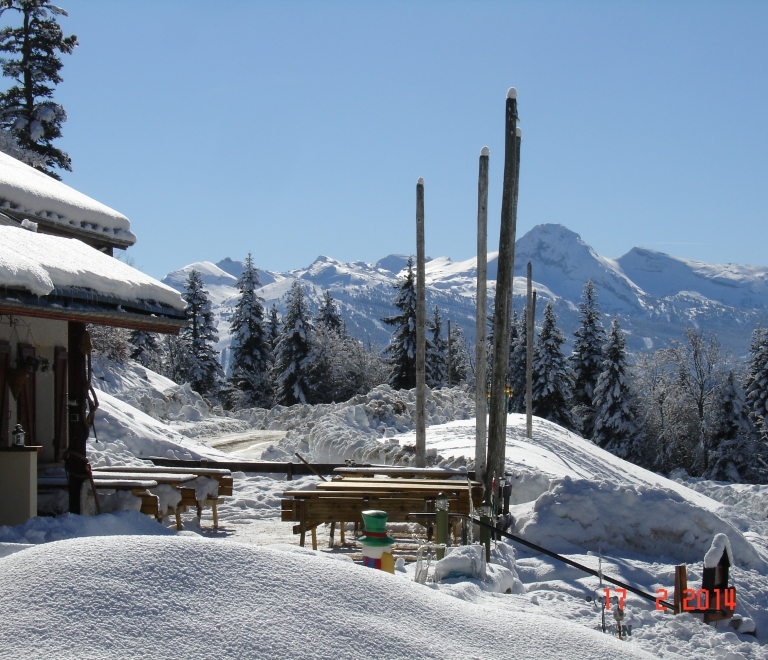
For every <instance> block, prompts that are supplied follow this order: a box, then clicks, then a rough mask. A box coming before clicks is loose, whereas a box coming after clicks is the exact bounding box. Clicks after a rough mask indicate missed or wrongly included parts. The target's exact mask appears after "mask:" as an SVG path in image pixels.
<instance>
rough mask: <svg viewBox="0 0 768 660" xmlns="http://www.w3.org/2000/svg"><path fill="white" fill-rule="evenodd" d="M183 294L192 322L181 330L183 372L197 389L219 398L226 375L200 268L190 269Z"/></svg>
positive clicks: (180, 348) (187, 380)
mask: <svg viewBox="0 0 768 660" xmlns="http://www.w3.org/2000/svg"><path fill="white" fill-rule="evenodd" d="M181 297H182V299H183V300H184V302H186V303H187V306H186V310H185V312H186V316H187V321H189V325H188V326H187V327H186V328H184V329H182V331H181V332H180V333H179V342H178V350H179V353H180V355H179V369H178V371H179V376H180V377H181V379H182V380H184V381H186V382H188V383H189V384H190V385H192V389H194V390H195V391H196V392H199V393H200V394H201V395H203V396H205V397H208V398H214V399H215V398H216V397H217V396H218V393H219V389H220V386H221V379H222V378H223V376H224V372H223V371H222V369H221V365H220V364H219V361H218V359H217V357H216V342H218V341H219V334H218V332H217V330H216V325H215V324H214V321H213V312H212V311H211V303H210V300H209V299H208V292H207V291H206V290H205V287H204V284H203V278H202V276H201V275H200V273H198V272H197V271H196V270H194V269H193V270H191V271H190V272H189V276H188V277H187V281H186V282H185V283H184V293H182V294H181Z"/></svg>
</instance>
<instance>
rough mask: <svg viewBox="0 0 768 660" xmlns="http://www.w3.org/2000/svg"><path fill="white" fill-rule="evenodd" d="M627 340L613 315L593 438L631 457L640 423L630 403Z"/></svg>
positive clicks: (595, 401)
mask: <svg viewBox="0 0 768 660" xmlns="http://www.w3.org/2000/svg"><path fill="white" fill-rule="evenodd" d="M631 398H632V395H631V391H630V382H629V374H628V368H627V343H626V340H625V339H624V333H623V332H622V331H621V328H620V327H619V319H618V318H614V319H613V323H611V329H610V331H609V332H608V339H607V340H606V342H605V347H604V349H603V368H602V371H601V373H600V376H599V377H598V379H597V386H596V387H595V395H594V398H593V399H592V406H593V407H594V410H595V416H594V434H593V437H592V441H593V442H594V443H595V444H597V445H599V446H600V447H603V448H605V449H607V450H608V451H610V452H612V453H613V454H616V455H617V456H621V457H622V458H630V457H633V456H634V454H635V446H634V442H635V439H636V436H637V425H636V421H635V415H634V412H633V410H632V405H631Z"/></svg>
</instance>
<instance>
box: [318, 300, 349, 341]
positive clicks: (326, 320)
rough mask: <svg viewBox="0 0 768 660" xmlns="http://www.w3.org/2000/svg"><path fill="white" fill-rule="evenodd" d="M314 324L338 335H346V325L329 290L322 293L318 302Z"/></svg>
mask: <svg viewBox="0 0 768 660" xmlns="http://www.w3.org/2000/svg"><path fill="white" fill-rule="evenodd" d="M315 325H316V326H321V325H322V326H323V327H325V328H327V329H328V330H331V331H332V332H335V333H336V334H338V335H342V336H343V335H346V330H347V328H346V325H345V324H344V320H343V319H342V318H341V314H340V313H339V308H338V306H337V304H336V301H335V300H334V299H333V296H332V295H331V292H330V291H325V292H324V293H323V300H322V302H321V303H320V307H318V309H317V315H316V316H315Z"/></svg>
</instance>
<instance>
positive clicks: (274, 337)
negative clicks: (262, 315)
mask: <svg viewBox="0 0 768 660" xmlns="http://www.w3.org/2000/svg"><path fill="white" fill-rule="evenodd" d="M279 339H280V317H279V316H278V314H277V307H276V306H275V303H272V307H270V308H269V319H268V320H267V341H268V342H269V348H270V350H271V351H272V356H273V358H274V355H275V349H276V348H277V342H278V341H279ZM273 361H274V360H273Z"/></svg>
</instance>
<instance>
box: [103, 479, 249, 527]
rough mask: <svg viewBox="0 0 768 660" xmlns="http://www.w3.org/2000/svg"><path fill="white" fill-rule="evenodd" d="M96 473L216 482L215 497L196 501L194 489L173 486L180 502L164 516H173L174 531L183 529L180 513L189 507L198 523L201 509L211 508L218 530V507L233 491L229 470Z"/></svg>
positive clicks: (214, 525) (182, 484) (232, 481)
mask: <svg viewBox="0 0 768 660" xmlns="http://www.w3.org/2000/svg"><path fill="white" fill-rule="evenodd" d="M98 472H100V473H109V472H112V473H120V474H124V473H130V474H135V475H146V476H148V477H150V478H152V479H156V478H157V476H158V475H162V476H163V478H166V479H167V478H168V477H169V476H170V477H172V476H173V475H184V476H189V475H192V479H197V477H206V478H208V479H214V480H216V481H217V482H218V486H217V492H216V497H205V498H202V499H199V500H198V499H197V496H196V494H195V489H194V488H190V487H189V486H185V485H184V483H179V484H178V485H176V486H174V487H176V488H179V490H180V491H181V500H180V501H179V504H178V505H177V506H176V508H175V509H174V510H173V511H171V510H170V509H169V511H168V513H167V514H165V515H170V514H171V513H172V514H173V515H175V517H176V529H183V526H182V523H181V514H182V513H184V512H185V511H187V510H188V509H189V508H191V507H195V509H196V511H197V518H198V521H199V520H200V519H201V518H202V515H203V509H204V508H205V507H206V506H210V507H211V512H212V514H213V527H214V529H218V528H219V511H218V505H219V504H223V503H224V497H226V496H231V495H232V492H233V489H234V479H233V478H232V472H231V471H230V470H227V469H220V468H202V467H201V468H198V467H190V468H186V467H185V468H179V467H160V466H141V467H133V466H126V467H123V466H110V467H105V468H99V469H98ZM94 474H95V473H94ZM163 483H171V481H165V482H163Z"/></svg>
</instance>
